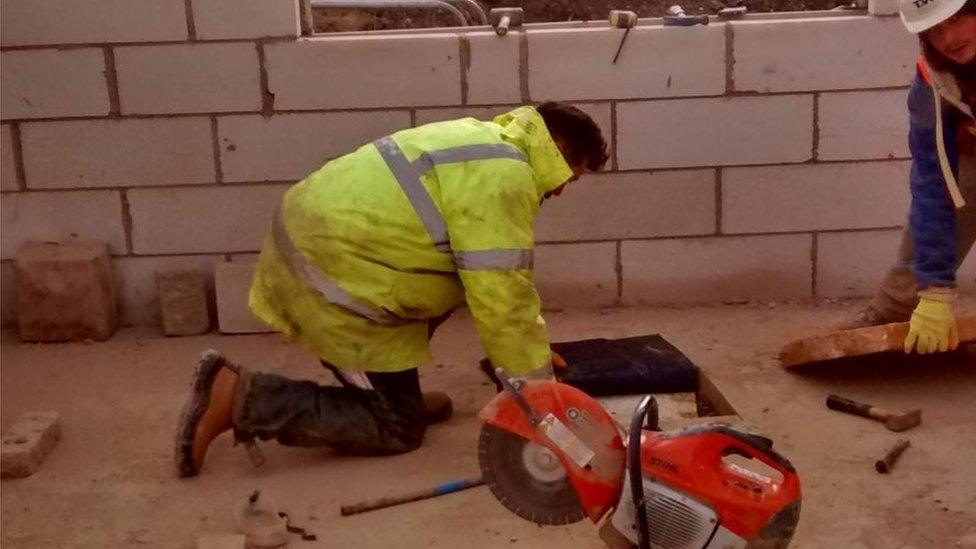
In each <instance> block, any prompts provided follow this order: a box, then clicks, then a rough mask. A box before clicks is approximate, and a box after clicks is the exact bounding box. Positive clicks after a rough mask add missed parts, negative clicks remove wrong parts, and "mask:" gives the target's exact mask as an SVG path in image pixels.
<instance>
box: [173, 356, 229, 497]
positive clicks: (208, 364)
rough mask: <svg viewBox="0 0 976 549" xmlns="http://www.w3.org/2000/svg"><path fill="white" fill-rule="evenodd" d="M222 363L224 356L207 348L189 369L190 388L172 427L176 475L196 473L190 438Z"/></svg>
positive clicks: (206, 405) (190, 475) (183, 476)
mask: <svg viewBox="0 0 976 549" xmlns="http://www.w3.org/2000/svg"><path fill="white" fill-rule="evenodd" d="M223 364H224V357H223V356H222V355H221V354H220V353H218V352H217V351H214V350H213V349H210V350H207V351H204V352H203V354H202V355H200V361H199V362H198V363H197V367H196V370H195V371H194V373H193V388H192V390H191V391H190V397H189V398H188V399H187V401H186V404H184V405H183V412H182V413H181V414H180V422H179V428H178V429H177V431H176V452H175V457H176V474H177V475H178V476H179V477H180V478H188V477H194V476H196V475H197V474H198V473H199V471H197V470H196V469H195V468H194V467H193V439H194V437H195V435H196V432H197V427H198V426H199V425H200V419H201V418H203V414H204V412H206V411H207V407H208V406H210V388H211V387H212V386H213V382H214V379H215V378H216V377H217V372H219V371H220V369H221V368H222V367H223Z"/></svg>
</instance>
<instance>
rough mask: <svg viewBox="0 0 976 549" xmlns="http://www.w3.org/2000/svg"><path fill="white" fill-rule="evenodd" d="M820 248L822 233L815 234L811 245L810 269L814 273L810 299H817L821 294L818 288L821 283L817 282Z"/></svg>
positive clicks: (811, 281) (811, 275)
mask: <svg viewBox="0 0 976 549" xmlns="http://www.w3.org/2000/svg"><path fill="white" fill-rule="evenodd" d="M819 248H820V233H816V232H815V233H813V235H812V240H811V243H810V267H811V269H812V272H811V274H810V297H812V298H814V299H816V297H817V294H818V293H819V288H818V287H817V285H818V283H819V281H818V280H817V256H818V255H819Z"/></svg>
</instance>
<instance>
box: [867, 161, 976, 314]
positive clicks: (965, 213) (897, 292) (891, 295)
mask: <svg viewBox="0 0 976 549" xmlns="http://www.w3.org/2000/svg"><path fill="white" fill-rule="evenodd" d="M957 179H958V183H959V190H960V191H961V192H962V195H963V197H964V198H965V199H966V205H965V206H963V207H962V208H960V209H958V210H956V242H957V246H958V247H957V249H956V267H958V266H959V265H960V264H961V263H962V262H963V260H964V259H966V255H967V254H968V253H969V251H970V250H971V249H972V247H973V242H974V241H976V157H973V156H968V155H965V156H960V157H959V177H958V178H957ZM914 257H915V251H914V249H913V246H912V238H911V234H910V233H909V231H908V227H907V225H906V227H905V231H904V233H903V234H902V240H901V245H900V246H899V248H898V259H897V261H896V262H895V264H894V265H893V266H892V267H891V269H889V270H888V272H887V274H885V277H884V279H882V281H881V288H880V289H879V290H878V293H877V295H876V296H875V298H874V301H873V302H872V304H871V307H872V308H873V309H874V310H876V311H877V312H878V313H880V314H881V315H882V317H884V319H885V320H887V321H889V322H903V321H906V320H908V319H909V318H911V316H912V311H914V310H915V306H916V305H917V304H918V293H917V291H916V281H915V275H914V274H912V271H911V264H912V259H913V258H914Z"/></svg>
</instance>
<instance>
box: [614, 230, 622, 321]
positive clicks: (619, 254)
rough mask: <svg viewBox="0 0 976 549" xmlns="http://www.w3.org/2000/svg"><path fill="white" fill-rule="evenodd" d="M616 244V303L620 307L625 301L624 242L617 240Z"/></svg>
mask: <svg viewBox="0 0 976 549" xmlns="http://www.w3.org/2000/svg"><path fill="white" fill-rule="evenodd" d="M615 244H616V255H615V257H614V259H615V264H614V266H613V269H614V274H616V275H617V298H616V299H615V300H614V302H615V303H616V304H617V305H619V304H621V303H623V299H624V258H623V241H622V240H617V241H616V242H615Z"/></svg>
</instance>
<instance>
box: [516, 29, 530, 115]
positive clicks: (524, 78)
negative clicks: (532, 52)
mask: <svg viewBox="0 0 976 549" xmlns="http://www.w3.org/2000/svg"><path fill="white" fill-rule="evenodd" d="M518 41H519V42H518V45H519V67H518V74H519V93H521V96H522V103H531V102H532V94H531V93H530V92H529V33H528V32H526V31H525V30H519V31H518Z"/></svg>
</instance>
